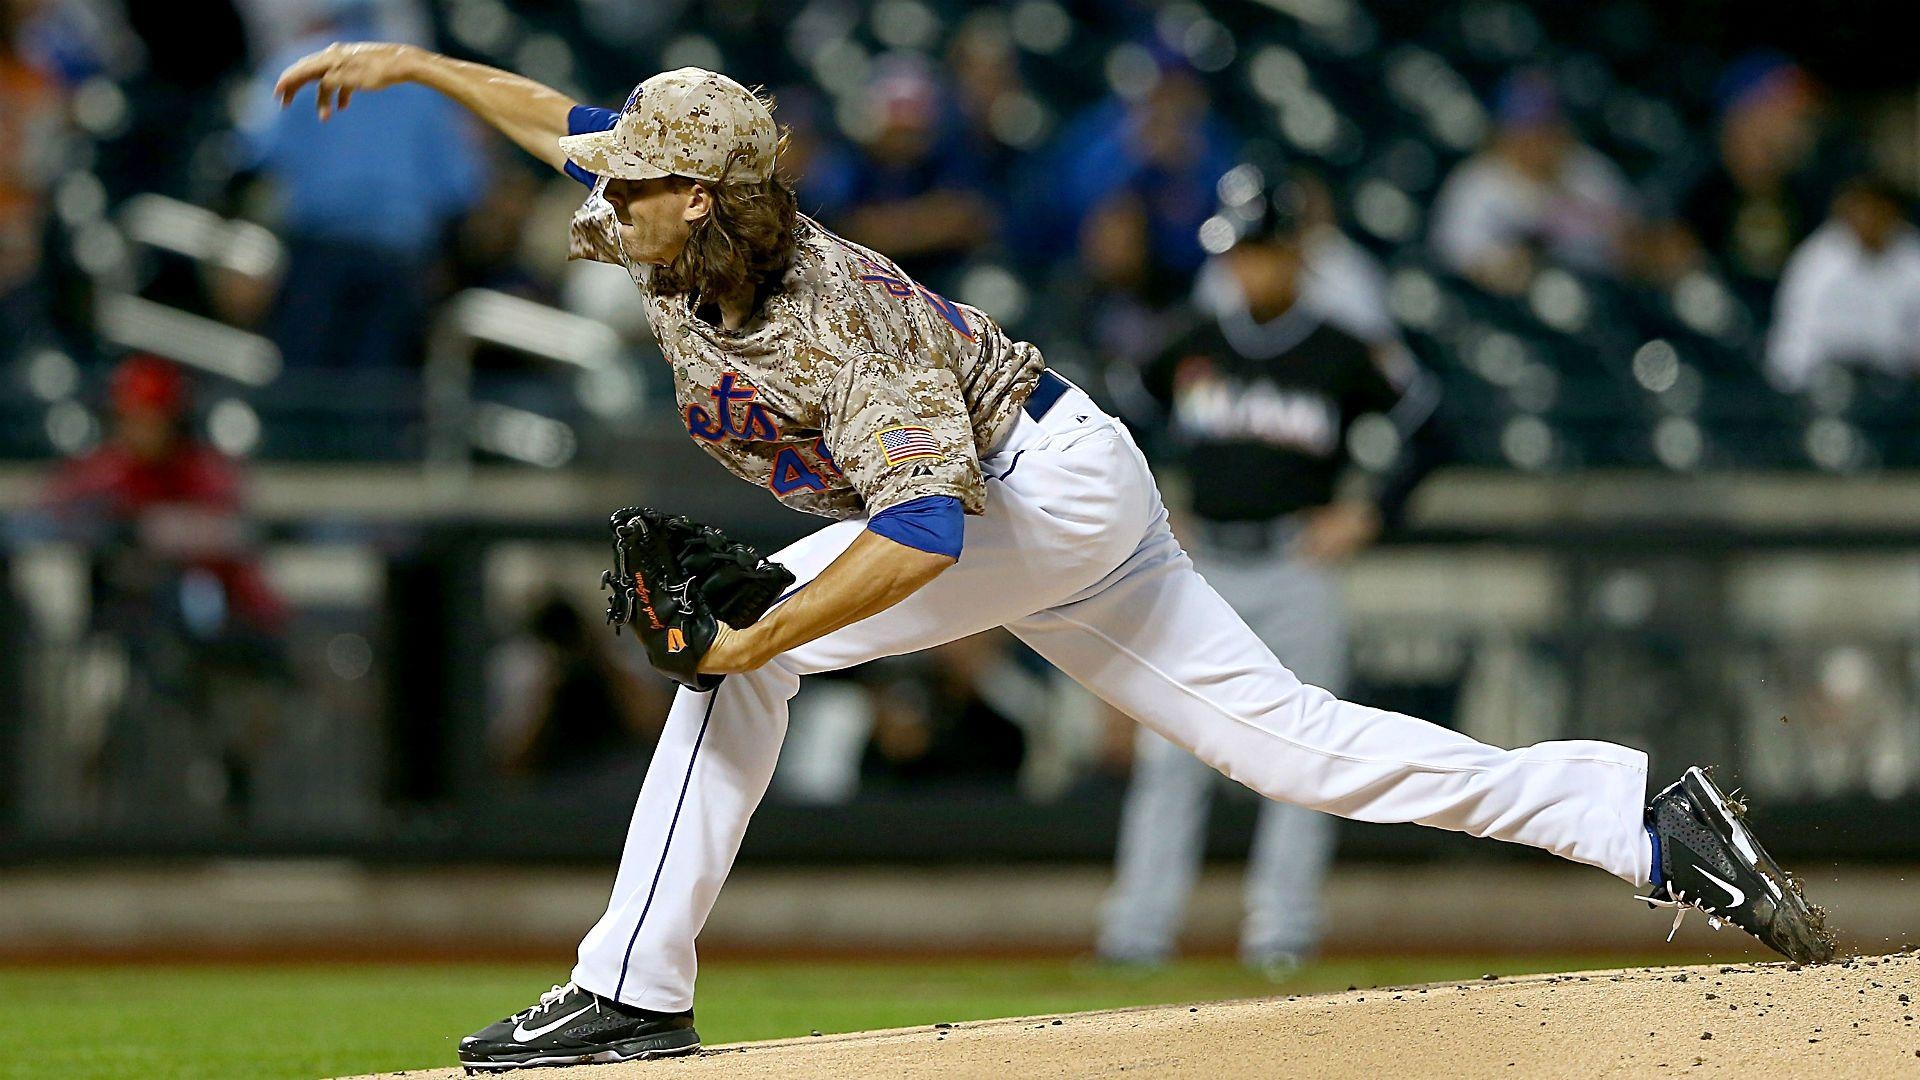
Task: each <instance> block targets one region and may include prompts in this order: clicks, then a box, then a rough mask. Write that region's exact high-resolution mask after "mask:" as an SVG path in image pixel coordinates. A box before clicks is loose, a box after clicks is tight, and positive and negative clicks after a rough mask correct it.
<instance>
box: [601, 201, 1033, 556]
mask: <svg viewBox="0 0 1920 1080" xmlns="http://www.w3.org/2000/svg"><path fill="white" fill-rule="evenodd" d="M600 191H601V189H600V188H597V187H596V189H595V192H594V195H593V196H592V197H591V198H589V199H588V200H587V203H586V205H585V206H583V207H582V208H581V209H580V211H579V213H578V214H576V215H575V217H574V225H573V248H572V253H573V256H574V257H576V258H590V259H596V260H599V261H601V262H610V263H614V264H615V265H622V266H626V267H627V269H628V272H629V273H630V274H631V275H632V276H633V279H634V282H635V284H637V285H638V286H639V287H640V290H641V292H642V293H643V295H644V296H645V299H646V304H647V316H648V320H649V321H650V322H651V324H652V326H653V332H654V336H655V337H656V338H657V339H658V340H659V342H660V348H661V351H662V352H663V353H664V354H665V356H666V359H667V362H668V363H669V364H670V365H671V366H672V368H673V383H674V395H675V399H676V401H677V403H678V405H679V410H680V420H681V422H682V423H683V424H684V425H685V427H686V430H687V435H688V436H689V437H690V438H692V439H693V440H694V442H696V443H697V444H699V445H700V446H701V448H703V449H705V450H706V451H707V452H708V453H710V454H712V455H713V456H714V457H715V458H717V459H719V461H720V462H721V463H722V464H723V465H725V466H726V467H727V468H728V469H729V470H730V471H732V472H733V473H734V475H736V476H739V477H741V478H742V479H745V480H748V481H751V482H753V483H755V484H758V485H760V486H762V487H765V488H767V489H768V490H769V491H771V492H772V493H773V494H774V495H775V496H777V497H778V498H779V499H780V500H781V501H782V502H784V503H786V504H787V505H788V506H791V507H793V508H795V509H797V510H804V511H806V512H808V513H813V514H819V515H822V516H824V517H831V518H852V517H859V516H861V515H863V514H877V513H879V512H880V511H882V510H885V509H887V508H888V507H892V506H897V505H899V504H901V503H903V502H907V501H909V500H912V499H918V498H922V497H925V496H930V495H947V496H952V497H954V498H957V499H959V500H960V502H961V504H962V505H963V506H964V507H965V508H966V510H967V512H969V513H975V514H977V513H980V512H982V511H983V510H984V509H985V508H986V484H985V481H984V479H983V478H982V476H981V472H980V457H981V456H982V454H984V453H985V452H986V450H988V449H990V448H991V447H992V445H993V443H994V440H995V439H996V438H997V437H998V436H999V435H1000V434H1001V433H1002V432H1003V431H1005V430H1006V429H1007V427H1008V426H1009V425H1010V423H1011V422H1012V420H1013V418H1014V416H1015V415H1016V413H1017V412H1018V411H1019V409H1020V406H1021V405H1022V404H1023V403H1024V402H1025V401H1026V398H1027V395H1028V394H1029V393H1031V392H1032V390H1033V386H1034V383H1035V382H1036V381H1037V380H1038V379H1039V377H1040V371H1041V368H1042V363H1041V359H1040V354H1039V351H1038V350H1037V349H1035V348H1034V347H1033V346H1032V345H1029V344H1027V343H1025V342H1015V341H1012V340H1009V339H1008V337H1007V336H1006V334H1005V333H1004V332H1002V331H1001V329H1000V328H999V326H997V325H996V324H995V323H994V322H993V320H992V319H990V318H988V317H987V316H986V315H985V314H984V313H982V312H980V311H979V310H977V309H975V308H971V307H968V306H966V305H964V304H956V303H953V302H951V301H949V300H947V299H946V298H944V297H941V296H939V295H937V294H935V293H932V292H929V291H928V290H926V289H925V288H923V287H921V286H920V285H919V284H917V283H916V282H914V281H913V280H912V279H911V278H909V277H907V275H906V274H905V273H903V272H901V270H900V268H899V267H898V266H895V265H894V264H893V262H892V261H891V260H889V259H887V258H886V257H885V256H883V255H879V254H877V253H875V252H873V251H869V250H868V249H866V248H863V247H860V246H858V245H856V244H852V243H849V242H847V241H846V240H843V239H841V238H840V237H838V236H835V235H834V234H833V233H831V232H828V231H827V230H826V229H824V228H822V227H821V226H820V225H819V224H818V223H816V222H814V221H812V220H811V219H809V218H806V217H802V218H801V219H800V224H799V225H798V227H797V230H796V241H797V246H796V250H795V253H794V258H793V263H792V265H791V266H790V267H789V268H788V270H787V272H786V274H785V276H784V277H783V278H782V279H781V281H780V282H779V283H778V284H777V286H776V287H774V288H772V289H770V290H768V291H767V293H766V298H765V300H764V302H763V303H762V305H761V307H760V309H759V310H758V311H756V312H755V313H754V315H753V316H752V317H751V319H750V320H749V321H748V322H747V324H746V325H745V326H743V327H741V328H740V329H739V330H737V331H733V330H726V329H724V328H722V327H720V326H717V325H714V324H713V323H712V322H709V321H707V320H706V319H703V318H700V317H699V316H698V315H696V314H695V313H694V312H693V311H692V310H691V309H690V306H689V298H688V297H686V296H663V295H660V294H658V293H656V292H655V291H654V290H653V289H652V287H651V281H652V269H651V268H650V267H647V266H644V265H634V264H632V263H630V262H629V261H628V260H626V259H625V258H624V253H623V252H622V250H621V248H620V242H619V234H618V232H617V225H616V222H615V219H614V215H613V210H612V207H611V206H610V205H609V204H608V203H607V202H606V200H605V199H604V198H602V197H601V194H600Z"/></svg>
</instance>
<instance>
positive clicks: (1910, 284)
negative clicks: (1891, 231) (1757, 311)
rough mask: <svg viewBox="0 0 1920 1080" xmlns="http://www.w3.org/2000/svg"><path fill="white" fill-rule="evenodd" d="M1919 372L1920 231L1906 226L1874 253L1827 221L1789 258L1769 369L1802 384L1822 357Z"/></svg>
mask: <svg viewBox="0 0 1920 1080" xmlns="http://www.w3.org/2000/svg"><path fill="white" fill-rule="evenodd" d="M1843 361H1844V362H1850V363H1862V364H1870V365H1872V366H1874V367H1877V368H1881V369H1883V370H1885V371H1887V372H1890V373H1893V374H1896V375H1916V374H1920V233H1916V232H1915V231H1914V230H1913V229H1910V228H1903V229H1901V231H1900V232H1899V233H1898V234H1896V235H1895V237H1894V238H1893V240H1892V241H1891V242H1890V243H1888V244H1887V246H1886V249H1885V250H1883V251H1880V252H1878V253H1875V252H1871V251H1868V250H1867V249H1866V247H1865V246H1864V245H1862V244H1861V243H1860V240H1859V237H1858V236H1856V235H1855V234H1854V232H1853V230H1852V229H1850V228H1848V227H1847V226H1846V225H1845V224H1843V223H1841V222H1838V221H1829V222H1827V223H1826V224H1825V225H1822V226H1820V228H1818V229H1816V230H1814V233H1813V235H1812V236H1809V237H1807V239H1806V240H1805V241H1804V242H1803V243H1801V245H1800V247H1799V248H1798V249H1797V250H1795V251H1794V253H1793V257H1792V258H1791V259H1788V260H1787V267H1786V270H1785V272H1784V273H1782V274H1781V276H1780V291H1779V293H1778V294H1777V295H1776V297H1775V299H1774V316H1773V330H1772V332H1771V333H1770V334H1769V335H1768V339H1767V374H1768V376H1769V377H1770V378H1771V379H1772V380H1773V382H1774V385H1776V386H1778V387H1780V388H1781V389H1783V390H1802V389H1805V388H1806V386H1807V383H1808V382H1809V381H1811V380H1812V378H1813V376H1814V373H1815V372H1817V371H1818V370H1819V369H1820V368H1821V367H1822V366H1824V365H1826V364H1832V363H1839V362H1843Z"/></svg>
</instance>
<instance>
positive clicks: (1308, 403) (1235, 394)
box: [1140, 306, 1430, 521]
mask: <svg viewBox="0 0 1920 1080" xmlns="http://www.w3.org/2000/svg"><path fill="white" fill-rule="evenodd" d="M1182 326H1183V328H1182V329H1181V330H1179V331H1177V332H1176V333H1175V334H1174V335H1173V336H1172V337H1171V338H1170V339H1169V341H1168V343H1167V345H1166V347H1165V349H1164V350H1163V351H1162V352H1161V353H1160V354H1159V355H1158V356H1156V357H1155V358H1153V359H1152V360H1150V361H1148V362H1147V363H1146V364H1145V365H1144V366H1143V367H1142V368H1141V370H1140V381H1141V387H1142V389H1144V390H1145V391H1146V395H1147V396H1148V397H1150V398H1152V400H1153V401H1154V402H1155V403H1156V404H1157V405H1158V407H1159V411H1160V416H1161V419H1162V420H1163V421H1164V428H1165V434H1166V435H1167V436H1169V437H1170V444H1171V447H1172V450H1173V456H1175V457H1176V459H1177V460H1178V462H1179V463H1180V464H1181V465H1182V466H1183V467H1184V469H1185V471H1186V473H1187V475H1188V480H1189V486H1190V488H1191V491H1192V509H1193V512H1194V513H1195V514H1196V515H1198V516H1199V517H1201V518H1204V519H1206V520H1209V521H1266V520H1270V519H1272V518H1276V517H1280V516H1283V515H1286V514H1291V513H1293V512H1295V511H1298V510H1303V509H1307V508H1310V507H1316V506H1325V505H1326V504H1328V503H1330V502H1332V501H1333V499H1334V494H1335V486H1336V484H1337V483H1338V481H1339V479H1340V476H1341V474H1342V472H1343V471H1344V470H1345V469H1346V468H1347V466H1348V464H1349V462H1350V458H1349V454H1348V448H1347V433H1348V431H1349V429H1350V428H1351V427H1352V426H1353V424H1354V422H1355V421H1356V420H1358V419H1359V418H1360V417H1362V416H1366V415H1368V414H1370V413H1377V414H1383V415H1386V414H1392V413H1394V412H1395V411H1396V410H1398V411H1399V412H1400V413H1401V414H1403V415H1401V416H1399V417H1396V418H1395V419H1396V428H1397V429H1399V430H1400V431H1401V433H1402V434H1403V435H1404V434H1405V433H1406V431H1407V430H1408V428H1409V427H1410V426H1417V422H1418V420H1419V419H1424V417H1414V418H1412V419H1413V421H1414V422H1413V424H1412V425H1410V424H1409V423H1408V420H1409V417H1407V416H1406V415H1404V414H1406V413H1408V412H1409V411H1415V412H1424V411H1430V409H1429V408H1424V407H1423V408H1420V409H1416V410H1408V409H1406V408H1403V407H1402V406H1403V403H1404V402H1408V399H1409V397H1410V395H1409V389H1410V388H1411V387H1412V386H1413V384H1414V382H1415V374H1414V372H1413V370H1412V367H1411V364H1409V365H1408V366H1407V370H1406V371H1404V372H1389V371H1387V370H1386V369H1385V368H1383V366H1382V364H1381V362H1380V360H1379V359H1378V358H1377V356H1376V353H1375V351H1374V350H1373V349H1371V348H1370V347H1369V346H1367V345H1366V344H1365V343H1364V342H1362V341H1360V340H1359V339H1358V338H1356V337H1354V336H1352V335H1351V334H1348V333H1346V332H1345V331H1343V330H1341V329H1339V328H1337V327H1335V326H1333V325H1331V324H1330V323H1328V322H1326V321H1325V320H1324V319H1322V318H1321V317H1320V316H1319V315H1318V314H1317V313H1315V312H1313V311H1311V310H1310V309H1307V308H1305V307H1300V306H1296V307H1295V308H1293V309H1292V310H1290V311H1288V312H1287V313H1286V314H1284V315H1281V316H1280V317H1279V318H1276V319H1274V320H1272V321H1270V322H1266V323H1256V322H1254V321H1253V319H1251V318H1250V317H1248V316H1247V315H1246V314H1245V313H1244V311H1240V312H1228V313H1225V314H1222V315H1220V316H1217V317H1216V316H1213V315H1208V314H1198V313H1196V314H1194V315H1193V316H1191V317H1190V318H1189V319H1188V320H1187V321H1186V322H1185V323H1183V324H1182ZM1402 441H1403V442H1404V439H1403V440H1402ZM1383 509H1386V510H1389V511H1391V509H1397V508H1384V507H1383ZM1389 516H1391V514H1390V513H1389Z"/></svg>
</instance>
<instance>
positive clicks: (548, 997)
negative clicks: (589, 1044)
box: [513, 981, 600, 1020]
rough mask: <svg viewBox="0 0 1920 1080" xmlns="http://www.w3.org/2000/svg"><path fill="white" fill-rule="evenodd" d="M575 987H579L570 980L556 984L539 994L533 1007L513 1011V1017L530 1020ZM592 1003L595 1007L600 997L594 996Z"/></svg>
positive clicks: (557, 1002) (556, 1002)
mask: <svg viewBox="0 0 1920 1080" xmlns="http://www.w3.org/2000/svg"><path fill="white" fill-rule="evenodd" d="M577 989H579V987H577V986H575V985H573V983H572V981H568V982H567V983H566V984H565V985H562V986H556V987H554V988H553V989H551V990H548V991H547V992H546V993H543V994H541V995H540V1001H539V1002H538V1003H537V1004H535V1005H534V1006H533V1007H531V1008H529V1009H526V1010H524V1011H522V1012H517V1013H514V1014H513V1019H515V1020H531V1019H533V1018H534V1017H535V1016H538V1015H539V1014H541V1013H543V1012H546V1011H547V1010H548V1009H551V1008H553V1007H554V1006H555V1005H558V1004H560V1000H561V999H562V998H564V997H566V996H567V995H568V994H571V993H573V992H574V991H575V990H577ZM593 1003H594V1005H595V1006H596V1007H597V1006H598V1005H599V1004H600V998H599V997H598V996H597V995H596V996H595V997H594V999H593Z"/></svg>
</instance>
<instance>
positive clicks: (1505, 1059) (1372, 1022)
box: [392, 951, 1920, 1080]
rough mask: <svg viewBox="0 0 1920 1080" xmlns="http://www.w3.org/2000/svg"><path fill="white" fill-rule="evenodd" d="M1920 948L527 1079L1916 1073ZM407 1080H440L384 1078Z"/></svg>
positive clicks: (1180, 1010) (905, 1034) (1125, 1017)
mask: <svg viewBox="0 0 1920 1080" xmlns="http://www.w3.org/2000/svg"><path fill="white" fill-rule="evenodd" d="M1916 996H1920V951H1916V952H1909V953H1900V954H1897V955H1892V956H1882V957H1863V958H1857V959H1853V960H1848V961H1845V962H1842V963H1838V964H1831V965H1827V966H1825V967H1816V968H1806V969H1801V968H1799V967H1797V966H1795V965H1788V964H1732V965H1725V966H1705V967H1687V968H1641V969H1631V970H1626V971H1599V972H1583V973H1576V974H1566V975H1532V976H1522V977H1518V978H1510V979H1492V978H1489V979H1487V980H1484V981H1479V982H1471V983H1464V984H1455V983H1446V984H1438V985H1431V986H1425V987H1405V988H1387V989H1371V990H1355V991H1351V992H1348V993H1344V994H1330V995H1324V996H1317V997H1301V998H1292V997H1287V998H1266V999H1261V1000H1255V1001H1232V1002H1222V1003H1210V1004H1201V1005H1190V1006H1189V1005H1176V1006H1159V1007H1152V1008H1143V1009H1126V1010H1120V1011H1116V1012H1097V1013H1074V1014H1068V1015H1065V1016H1057V1017H1053V1016H1045V1017H1026V1018H1022V1019H1015V1020H987V1021H978V1022H969V1023H960V1024H953V1025H945V1024H935V1025H929V1026H924V1027H915V1028H902V1029H899V1030H894V1031H876V1032H865V1033H860V1034H851V1035H831V1036H822V1037H814V1038H802V1039H785V1040H780V1041H777V1042H763V1043H745V1044H740V1045H735V1046H726V1047H716V1048H713V1049H709V1050H707V1051H705V1052H704V1053H702V1054H700V1055H699V1056H698V1057H693V1058H680V1059H673V1060H666V1061H654V1062H632V1063H627V1064H621V1065H593V1066H585V1067H579V1068H574V1069H554V1070H541V1071H540V1072H537V1073H533V1074H531V1076H535V1077H538V1078H539V1080H695V1078H704V1077H714V1076H727V1077H736V1076H770V1075H778V1076H781V1077H791V1078H798V1080H812V1078H815V1077H820V1078H826V1077H835V1078H838V1077H855V1076H887V1077H909V1078H919V1077H928V1078H932V1077H940V1078H947V1077H990V1078H993V1080H1011V1078H1013V1077H1079V1076H1109V1075H1113V1074H1119V1073H1128V1074H1132V1075H1138V1076H1196V1077H1198V1076H1204V1077H1207V1078H1208V1080H1224V1078H1228V1077H1256V1076H1257V1077H1273V1076H1313V1077H1379V1076H1396V1077H1426V1076H1444V1077H1448V1078H1449V1080H1459V1078H1466V1077H1482V1076H1501V1077H1514V1076H1528V1077H1533V1076H1553V1077H1560V1076H1613V1075H1622V1076H1624V1075H1628V1074H1632V1075H1637V1076H1650V1075H1656V1074H1655V1073H1654V1072H1653V1070H1656V1069H1671V1070H1673V1073H1664V1074H1657V1075H1675V1074H1679V1073H1682V1072H1685V1073H1688V1074H1690V1075H1691V1074H1704V1075H1740V1076H1744V1077H1753V1076H1768V1077H1782V1076H1808V1077H1812V1076H1821V1077H1833V1076H1845V1077H1881V1076H1887V1077H1892V1076H1905V1077H1920V1023H1916V1021H1915V1020H1914V1016H1915V1015H1916V1013H1915V1009H1914V998H1915V997H1916ZM392 1075H396V1076H405V1077H408V1078H409V1080H427V1078H429V1077H456V1076H458V1075H459V1073H458V1072H457V1071H456V1070H447V1071H443V1072H410V1073H398V1074H392Z"/></svg>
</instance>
